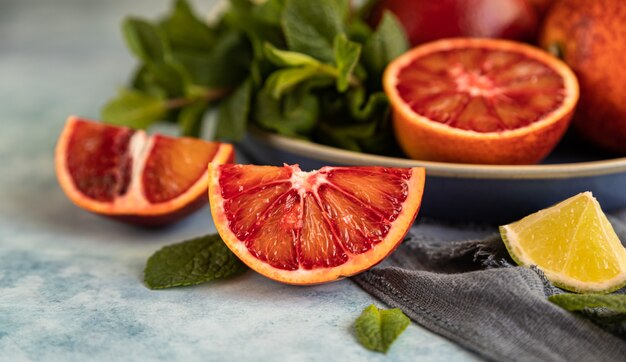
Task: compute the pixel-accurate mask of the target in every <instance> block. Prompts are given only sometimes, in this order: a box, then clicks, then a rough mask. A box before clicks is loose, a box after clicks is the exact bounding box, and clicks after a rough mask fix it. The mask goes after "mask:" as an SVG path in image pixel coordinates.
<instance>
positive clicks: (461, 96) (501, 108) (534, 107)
mask: <svg viewBox="0 0 626 362" xmlns="http://www.w3.org/2000/svg"><path fill="white" fill-rule="evenodd" d="M396 87H397V89H398V92H399V93H400V97H402V99H403V100H404V101H405V102H406V103H407V104H409V105H410V106H411V108H412V109H413V110H414V111H415V112H416V113H418V114H421V115H423V116H425V117H428V118H429V119H430V120H432V121H435V122H438V123H442V124H446V125H449V126H450V127H453V128H458V129H465V130H472V131H476V132H501V131H506V130H512V129H517V128H521V127H525V126H528V125H530V124H531V123H534V122H537V121H539V120H540V119H541V118H542V117H543V116H544V115H546V114H549V113H551V112H553V111H554V110H556V109H558V108H559V106H560V105H561V104H562V103H563V100H564V99H565V84H564V81H563V78H562V77H561V76H560V75H559V74H558V73H557V72H555V71H554V70H553V69H552V68H550V67H548V66H546V65H545V64H543V63H541V62H539V61H538V60H535V59H532V58H529V57H527V56H525V55H524V54H520V53H515V52H511V51H506V50H490V49H484V48H456V49H450V50H442V51H439V52H436V53H431V54H427V55H425V56H423V57H419V58H416V59H415V60H413V61H412V62H411V63H409V64H407V65H406V66H405V67H404V68H403V69H402V70H400V72H399V73H398V82H397V83H396Z"/></svg>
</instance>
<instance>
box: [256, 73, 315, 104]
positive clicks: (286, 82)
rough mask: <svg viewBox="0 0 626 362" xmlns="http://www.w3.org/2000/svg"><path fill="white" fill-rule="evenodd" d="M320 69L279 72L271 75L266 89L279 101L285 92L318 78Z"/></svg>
mask: <svg viewBox="0 0 626 362" xmlns="http://www.w3.org/2000/svg"><path fill="white" fill-rule="evenodd" d="M318 69H319V68H317V67H311V66H305V67H298V68H285V69H280V70H277V71H275V72H274V73H272V74H270V76H269V78H268V79H267V83H266V85H265V87H266V88H267V89H268V90H269V91H270V92H271V94H272V97H274V98H275V99H279V98H280V97H281V96H282V95H283V93H284V92H286V91H288V90H290V89H292V88H293V87H295V86H297V85H298V84H300V83H302V82H304V81H306V80H308V79H310V78H313V77H315V76H317V75H318V74H319V70H318Z"/></svg>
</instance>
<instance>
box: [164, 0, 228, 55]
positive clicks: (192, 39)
mask: <svg viewBox="0 0 626 362" xmlns="http://www.w3.org/2000/svg"><path fill="white" fill-rule="evenodd" d="M159 26H160V27H161V29H162V30H163V33H164V34H165V38H166V39H167V40H168V41H169V44H170V46H171V48H172V49H181V48H182V49H186V50H190V49H194V50H197V51H205V52H206V51H210V50H211V48H212V46H213V43H214V42H215V39H216V34H215V32H214V30H213V29H211V28H210V27H209V26H208V25H207V24H206V23H205V22H203V21H201V20H200V19H198V17H197V16H196V15H195V14H194V13H193V11H192V9H191V7H190V6H189V3H188V2H187V1H186V0H176V1H175V3H174V8H173V9H172V11H171V13H170V14H169V15H168V16H167V17H166V18H165V19H163V20H162V21H161V22H160V24H159Z"/></svg>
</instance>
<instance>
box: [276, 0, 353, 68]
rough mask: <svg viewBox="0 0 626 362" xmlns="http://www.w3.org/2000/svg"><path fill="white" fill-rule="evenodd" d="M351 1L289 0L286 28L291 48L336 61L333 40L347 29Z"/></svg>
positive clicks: (285, 10) (326, 60) (283, 19)
mask: <svg viewBox="0 0 626 362" xmlns="http://www.w3.org/2000/svg"><path fill="white" fill-rule="evenodd" d="M348 9H349V4H348V0H316V1H302V0H287V1H286V3H285V8H284V10H283V17H282V27H283V32H284V34H285V38H286V40H287V45H288V47H289V50H293V51H296V52H300V53H305V54H308V55H310V56H312V57H314V58H317V59H319V60H322V61H324V62H329V63H330V62H332V61H333V58H334V57H333V41H334V39H335V36H336V35H337V34H339V33H342V32H343V31H344V20H345V19H346V17H347V16H348Z"/></svg>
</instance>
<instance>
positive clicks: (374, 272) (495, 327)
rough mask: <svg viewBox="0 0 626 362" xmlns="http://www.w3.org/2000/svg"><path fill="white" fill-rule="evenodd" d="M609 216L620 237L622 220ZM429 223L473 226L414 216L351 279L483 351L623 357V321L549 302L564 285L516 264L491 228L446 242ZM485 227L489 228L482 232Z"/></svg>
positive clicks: (510, 357)
mask: <svg viewBox="0 0 626 362" xmlns="http://www.w3.org/2000/svg"><path fill="white" fill-rule="evenodd" d="M611 221H612V223H613V226H614V227H615V229H616V232H618V235H620V234H621V235H620V238H621V240H622V241H624V240H626V226H625V225H624V223H622V222H621V221H620V220H618V219H615V218H612V220H611ZM433 225H434V226H433ZM433 227H435V228H438V229H440V231H441V230H443V231H444V232H445V233H446V235H445V236H446V237H448V238H449V237H450V233H451V232H452V233H456V234H457V235H459V234H462V233H463V231H464V230H465V231H472V232H474V233H476V230H475V229H476V228H475V227H472V226H469V227H467V226H466V227H455V226H453V225H443V226H442V225H439V224H438V223H436V222H431V221H426V222H425V223H420V224H418V226H417V227H416V228H414V229H413V233H412V234H411V235H410V236H409V237H408V238H407V240H405V242H404V243H403V244H402V245H401V246H400V247H399V248H398V249H397V250H396V251H395V252H394V253H393V254H392V255H391V256H390V257H389V258H388V259H387V260H386V261H385V262H383V263H382V264H380V265H379V266H377V267H375V268H373V269H371V270H370V271H367V272H365V273H362V274H360V275H358V276H356V277H353V278H352V280H353V281H355V282H356V283H357V284H358V285H360V286H361V287H362V288H363V289H364V290H366V291H367V292H369V293H370V294H372V295H374V296H376V297H377V298H379V299H380V300H381V301H383V302H384V303H386V304H388V305H389V306H392V307H397V308H400V309H402V310H403V311H404V312H405V313H406V314H407V315H408V316H409V317H410V318H411V319H412V320H413V321H415V322H416V323H418V324H420V325H422V326H423V327H425V328H427V329H430V330H431V331H433V332H435V333H438V334H440V335H442V336H444V337H446V338H448V339H450V340H452V341H454V342H456V343H458V344H459V345H461V346H463V347H465V348H467V349H469V350H471V351H473V352H475V353H477V354H478V355H480V356H482V357H484V358H486V359H490V360H497V361H625V360H626V339H624V335H625V333H624V330H625V329H624V325H623V323H613V324H611V323H609V322H610V321H612V320H614V319H615V318H613V319H612V318H611V317H612V316H611V313H610V312H609V311H606V310H590V311H588V312H587V315H585V316H583V315H581V314H574V313H570V312H567V311H565V310H563V309H561V308H560V307H558V306H557V305H554V304H552V303H551V302H549V301H548V300H547V297H548V296H550V295H553V294H557V293H563V291H562V290H560V289H559V288H556V287H554V286H553V285H552V284H550V282H549V281H548V280H547V279H546V278H545V276H544V275H543V273H541V271H540V270H538V269H536V268H524V267H518V266H515V265H514V263H513V261H512V260H511V259H510V258H509V256H508V253H507V251H506V248H505V247H504V245H503V243H502V242H501V240H500V237H499V236H498V235H496V234H494V231H495V230H494V229H493V228H491V236H489V237H486V238H481V239H476V240H469V241H459V242H450V241H446V240H437V238H436V235H437V232H433V231H432V229H433ZM423 229H426V230H429V231H427V232H421V230H423ZM485 230H489V228H486V229H485V228H483V230H482V231H483V234H484V231H485ZM440 233H441V232H440ZM428 234H430V235H428ZM478 234H480V233H478ZM444 239H445V238H444ZM620 292H621V293H623V292H624V290H621V291H620Z"/></svg>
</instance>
